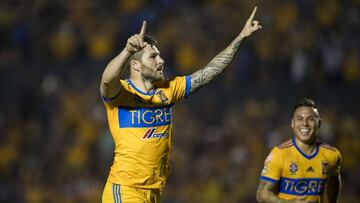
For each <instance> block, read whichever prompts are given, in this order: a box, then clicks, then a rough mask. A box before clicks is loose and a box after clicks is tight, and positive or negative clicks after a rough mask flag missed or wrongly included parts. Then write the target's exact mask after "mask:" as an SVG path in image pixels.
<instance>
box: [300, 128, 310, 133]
mask: <svg viewBox="0 0 360 203" xmlns="http://www.w3.org/2000/svg"><path fill="white" fill-rule="evenodd" d="M299 131H300V134H301V135H309V134H310V129H309V128H300V129H299Z"/></svg>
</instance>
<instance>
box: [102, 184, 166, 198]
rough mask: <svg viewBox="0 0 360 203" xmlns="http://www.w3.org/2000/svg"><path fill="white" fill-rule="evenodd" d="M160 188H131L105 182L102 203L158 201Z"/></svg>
mask: <svg viewBox="0 0 360 203" xmlns="http://www.w3.org/2000/svg"><path fill="white" fill-rule="evenodd" d="M160 200H161V190H160V189H142V188H133V187H128V186H124V185H118V184H112V183H110V182H106V185H105V188H104V191H103V196H102V203H160Z"/></svg>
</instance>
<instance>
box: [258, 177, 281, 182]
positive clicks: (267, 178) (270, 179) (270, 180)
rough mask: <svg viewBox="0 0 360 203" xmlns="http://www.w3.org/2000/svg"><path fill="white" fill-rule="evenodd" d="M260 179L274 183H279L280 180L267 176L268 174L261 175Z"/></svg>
mask: <svg viewBox="0 0 360 203" xmlns="http://www.w3.org/2000/svg"><path fill="white" fill-rule="evenodd" d="M260 180H265V181H268V182H272V183H277V182H278V180H275V179H272V178H269V177H266V176H260Z"/></svg>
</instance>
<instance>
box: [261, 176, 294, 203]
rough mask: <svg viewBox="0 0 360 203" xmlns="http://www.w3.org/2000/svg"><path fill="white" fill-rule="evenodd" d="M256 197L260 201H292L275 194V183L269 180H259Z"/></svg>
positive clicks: (264, 202)
mask: <svg viewBox="0 0 360 203" xmlns="http://www.w3.org/2000/svg"><path fill="white" fill-rule="evenodd" d="M256 199H257V201H258V202H261V203H289V202H292V201H288V200H284V199H280V198H279V197H278V196H277V185H276V184H274V183H271V182H267V181H263V180H260V183H259V187H258V189H257V193H256Z"/></svg>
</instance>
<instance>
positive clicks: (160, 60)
mask: <svg viewBox="0 0 360 203" xmlns="http://www.w3.org/2000/svg"><path fill="white" fill-rule="evenodd" d="M164 62H165V61H164V60H163V59H162V58H161V57H160V56H158V64H160V65H162V64H164Z"/></svg>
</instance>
